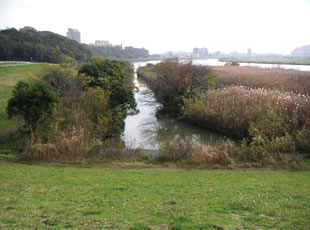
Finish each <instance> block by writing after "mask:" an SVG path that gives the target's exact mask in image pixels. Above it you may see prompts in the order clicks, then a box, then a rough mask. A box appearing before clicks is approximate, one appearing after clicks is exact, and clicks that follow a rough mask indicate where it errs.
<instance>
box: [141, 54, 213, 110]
mask: <svg viewBox="0 0 310 230" xmlns="http://www.w3.org/2000/svg"><path fill="white" fill-rule="evenodd" d="M210 73H211V69H210V68H209V67H207V66H202V65H194V64H193V63H192V62H191V61H183V62H181V61H178V60H175V59H171V60H166V61H164V62H161V63H159V64H156V65H155V66H152V65H148V66H146V67H143V68H140V69H139V70H138V76H140V77H144V79H146V81H147V82H148V85H149V86H150V87H151V89H153V91H154V94H155V97H156V98H157V100H158V101H159V102H160V103H162V104H163V109H164V110H166V111H168V112H171V113H175V114H180V113H181V110H182V107H183V105H184V99H185V98H190V97H192V96H193V95H194V94H195V93H196V92H197V91H199V90H203V89H207V88H208V87H209V85H208V83H209V82H212V81H213V77H212V76H211V77H209V78H207V76H208V75H209V74H210Z"/></svg>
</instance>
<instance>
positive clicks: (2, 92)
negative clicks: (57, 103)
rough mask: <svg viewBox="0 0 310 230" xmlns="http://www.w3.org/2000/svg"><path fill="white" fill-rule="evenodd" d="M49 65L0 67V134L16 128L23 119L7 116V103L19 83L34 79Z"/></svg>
mask: <svg viewBox="0 0 310 230" xmlns="http://www.w3.org/2000/svg"><path fill="white" fill-rule="evenodd" d="M45 66H47V64H36V65H23V66H9V67H0V133H1V132H2V131H5V130H7V129H8V128H11V127H14V126H15V125H16V124H17V123H18V122H19V121H20V120H21V119H20V118H14V119H12V120H9V119H8V116H7V114H6V107H7V101H8V100H9V99H10V97H11V96H12V91H13V89H14V86H15V85H16V84H17V82H19V81H21V80H25V79H27V78H28V77H33V76H35V74H37V73H39V72H40V71H41V70H42V69H43V68H44V67H45Z"/></svg>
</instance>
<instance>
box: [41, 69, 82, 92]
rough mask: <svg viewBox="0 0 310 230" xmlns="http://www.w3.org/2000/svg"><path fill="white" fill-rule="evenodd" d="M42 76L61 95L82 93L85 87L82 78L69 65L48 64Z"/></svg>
mask: <svg viewBox="0 0 310 230" xmlns="http://www.w3.org/2000/svg"><path fill="white" fill-rule="evenodd" d="M40 78H41V79H42V80H43V81H45V82H47V83H49V84H50V85H51V86H53V87H54V88H55V90H56V91H57V92H58V93H59V94H60V95H61V96H67V97H68V96H76V95H80V94H81V92H82V90H83V88H84V86H83V82H82V79H80V78H78V77H76V76H75V73H74V71H73V70H72V69H71V68H69V67H68V66H66V67H62V66H58V65H51V66H48V67H46V68H45V69H44V71H43V73H42V74H41V75H40Z"/></svg>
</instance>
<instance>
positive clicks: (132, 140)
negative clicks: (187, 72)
mask: <svg viewBox="0 0 310 230" xmlns="http://www.w3.org/2000/svg"><path fill="white" fill-rule="evenodd" d="M158 62H160V61H150V62H136V63H134V67H135V71H136V70H137V69H138V67H140V66H145V65H146V64H147V63H152V64H156V63H158ZM193 62H194V63H197V64H202V65H210V66H223V65H224V64H225V63H224V62H219V61H218V60H217V59H206V60H194V61H193ZM241 66H258V67H262V68H274V67H281V68H286V69H299V70H308V71H310V66H294V65H271V64H249V63H241ZM135 85H136V86H137V87H138V88H139V91H138V92H136V93H135V99H136V101H137V108H138V109H139V111H140V112H139V113H138V114H135V115H128V116H127V118H126V121H125V122H126V126H125V131H124V134H123V139H124V141H125V142H126V144H127V145H128V146H131V147H140V148H145V149H158V147H159V145H160V143H162V142H163V141H167V140H183V141H193V142H196V143H200V144H213V143H216V142H217V141H220V140H224V139H225V137H224V136H222V135H220V134H217V133H215V132H212V131H209V130H206V129H202V128H199V127H196V126H192V125H190V124H187V123H185V122H182V121H179V120H177V119H175V118H171V117H170V118H169V117H166V116H163V115H160V114H158V113H156V112H157V110H158V108H159V107H160V104H159V103H157V102H156V100H155V98H154V94H153V92H152V91H151V90H150V89H149V88H148V87H147V86H146V85H145V84H144V83H143V82H142V81H138V79H137V75H136V74H135Z"/></svg>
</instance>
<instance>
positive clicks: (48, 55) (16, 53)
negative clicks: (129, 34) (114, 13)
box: [0, 26, 149, 63]
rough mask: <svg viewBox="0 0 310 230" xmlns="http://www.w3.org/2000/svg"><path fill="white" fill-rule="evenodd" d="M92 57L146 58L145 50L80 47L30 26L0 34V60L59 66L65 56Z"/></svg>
mask: <svg viewBox="0 0 310 230" xmlns="http://www.w3.org/2000/svg"><path fill="white" fill-rule="evenodd" d="M92 56H102V57H106V58H112V59H131V58H146V57H149V52H148V50H146V49H140V48H134V47H125V49H123V48H122V47H119V46H109V47H98V46H90V45H86V44H80V43H78V42H77V41H74V40H71V39H69V38H67V37H64V36H62V35H59V34H56V33H53V32H50V31H37V30H36V29H34V28H32V27H29V26H27V27H24V28H22V29H19V30H17V29H15V28H10V29H5V30H1V31H0V60H1V61H36V62H49V63H60V62H62V61H63V60H64V59H65V58H66V57H72V58H74V59H75V60H77V61H78V62H87V61H89V60H90V58H91V57H92Z"/></svg>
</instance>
